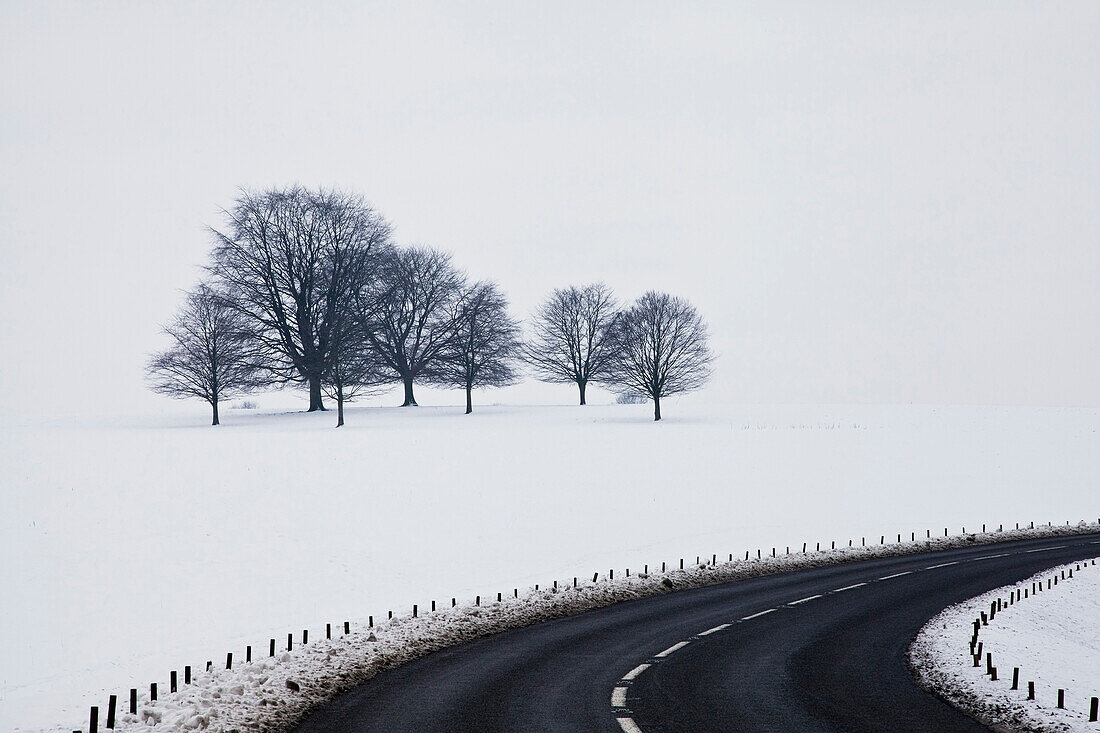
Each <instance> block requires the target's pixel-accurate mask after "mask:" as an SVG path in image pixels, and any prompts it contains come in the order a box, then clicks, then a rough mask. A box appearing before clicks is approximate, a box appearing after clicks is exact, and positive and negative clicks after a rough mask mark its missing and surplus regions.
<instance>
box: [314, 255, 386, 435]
mask: <svg viewBox="0 0 1100 733" xmlns="http://www.w3.org/2000/svg"><path fill="white" fill-rule="evenodd" d="M363 274H364V277H363V279H361V280H360V281H359V283H358V284H357V285H356V286H355V287H353V288H352V289H351V290H350V291H349V292H347V293H344V294H342V295H341V297H340V298H339V302H338V305H337V308H336V311H335V316H334V318H333V320H332V327H331V329H330V334H331V335H330V339H331V343H330V347H329V359H328V363H327V367H326V369H325V374H324V379H323V381H322V385H323V388H324V391H325V394H327V395H328V396H329V397H331V398H332V399H334V400H336V427H341V426H342V425H343V424H344V403H345V402H351V401H353V400H355V399H357V398H359V397H362V396H364V395H367V394H374V393H376V392H378V391H379V390H380V388H381V387H382V386H384V385H387V384H392V383H393V381H394V378H393V375H392V372H390V371H389V370H388V369H387V368H386V364H385V363H384V362H383V361H382V359H381V358H380V356H379V355H378V353H377V352H376V351H375V350H374V349H373V348H372V347H371V344H370V339H369V337H368V335H367V331H366V329H367V328H368V327H369V321H368V318H369V317H370V315H371V314H373V313H374V312H375V311H376V308H377V304H376V303H373V302H372V301H371V300H370V297H371V293H372V292H374V291H375V287H374V285H375V282H374V280H373V279H372V278H373V276H374V275H376V273H367V272H364V273H363Z"/></svg>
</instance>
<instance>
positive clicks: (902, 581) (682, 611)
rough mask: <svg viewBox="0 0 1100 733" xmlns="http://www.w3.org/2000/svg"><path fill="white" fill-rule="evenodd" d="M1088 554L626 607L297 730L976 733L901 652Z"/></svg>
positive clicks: (492, 649)
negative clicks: (952, 615)
mask: <svg viewBox="0 0 1100 733" xmlns="http://www.w3.org/2000/svg"><path fill="white" fill-rule="evenodd" d="M1096 556H1100V535H1096V534H1093V535H1082V536H1077V537H1060V538H1050V539H1042V540H1024V541H1019V542H1011V543H1003V544H996V545H984V546H980V547H972V548H964V549H958V550H947V551H943V552H936V553H927V554H920V555H911V556H908V557H897V558H880V559H874V560H867V561H863V562H859V563H851V564H846V565H839V566H832V567H826V568H817V569H813V570H806V571H801V572H797V573H789V574H782V575H773V576H768V577H762V578H754V579H750V580H743V581H737V582H733V583H727V584H723V585H718V586H711V587H708V588H700V589H696V590H689V591H682V592H678V593H672V594H669V595H665V596H658V597H654V598H647V599H642V600H636V601H629V602H626V603H620V604H617V605H614V606H609V607H607V608H603V609H599V610H596V611H590V612H587V613H584V614H581V615H578V616H573V617H570V618H565V619H559V620H555V621H550V622H546V623H542V624H538V625H536V626H531V627H528V628H524V629H517V630H514V631H508V632H504V633H500V634H496V635H494V636H490V637H486V638H484V639H480V640H477V641H475V642H472V643H469V644H465V645H462V646H458V647H454V648H451V649H446V650H444V651H441V652H437V653H435V654H431V655H429V656H427V657H423V658H421V659H418V660H416V661H413V662H410V663H408V664H405V665H402V666H400V667H397V668H395V669H392V670H388V671H386V672H383V673H382V674H379V675H378V676H376V677H374V678H373V679H371V680H368V681H367V682H365V683H364V684H362V685H360V686H358V687H356V688H354V689H352V690H350V691H348V692H346V693H344V694H342V695H340V696H338V697H337V698H335V699H334V700H332V701H331V702H329V703H328V704H326V705H325V706H323V707H321V708H319V709H318V710H317V711H316V712H315V713H314V714H313V715H311V716H310V717H309V718H307V719H306V720H305V721H304V722H303V723H302V724H301V725H300V726H299V728H298V729H297V730H298V731H300V733H312V732H313V731H356V732H361V731H386V732H388V733H393V732H394V731H563V732H565V731H568V732H569V733H576V732H578V731H606V732H607V733H616V732H617V733H622V731H624V730H625V731H631V732H632V731H638V730H640V731H644V733H659V732H667V731H784V732H788V731H805V732H810V731H845V732H848V731H852V732H855V731H876V732H877V731H898V732H900V731H921V732H925V731H937V732H941V733H949V732H951V731H984V730H986V728H984V727H983V726H982V725H980V724H979V723H977V722H975V721H974V720H972V719H970V718H968V717H966V716H965V715H963V714H962V713H960V712H958V711H957V710H955V709H954V708H953V707H951V706H949V705H947V704H946V703H944V702H942V701H941V700H939V699H938V698H936V697H934V696H933V695H930V694H928V693H927V692H925V691H924V690H922V689H920V688H919V687H917V685H916V684H915V682H914V681H913V679H912V677H911V675H910V673H909V671H908V669H907V667H906V662H905V652H906V649H907V647H908V645H909V643H910V641H911V640H912V638H913V637H914V636H915V635H916V633H917V631H918V630H919V629H920V627H921V626H922V625H923V624H924V623H925V622H926V621H927V620H928V619H929V618H931V617H932V616H934V615H935V614H936V613H938V612H939V611H941V610H943V609H944V608H945V607H947V606H949V605H952V604H954V603H958V602H960V601H962V600H965V599H967V598H970V597H972V596H975V595H978V594H980V593H983V592H985V591H987V590H990V589H992V588H996V587H999V586H1002V585H1007V584H1010V583H1013V582H1016V581H1018V580H1020V579H1022V578H1025V577H1027V576H1029V575H1032V574H1034V573H1037V572H1039V571H1041V570H1043V569H1045V568H1048V567H1051V566H1054V565H1057V564H1059V563H1063V562H1069V561H1071V560H1079V559H1083V558H1086V557H1096ZM726 624H728V626H724V625H726ZM720 626H721V627H722V628H717V627H720ZM711 630H713V631H711ZM708 631H710V633H702V632H708ZM682 642H687V643H686V644H684V645H682V646H680V644H681V643H682ZM666 650H668V651H667V653H665V654H664V655H663V656H662V652H666ZM642 665H648V666H642ZM639 667H641V668H640V669H639ZM632 671H633V674H632ZM624 678H627V679H624Z"/></svg>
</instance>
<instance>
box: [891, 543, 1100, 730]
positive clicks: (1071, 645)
mask: <svg viewBox="0 0 1100 733" xmlns="http://www.w3.org/2000/svg"><path fill="white" fill-rule="evenodd" d="M1094 562H1095V560H1093V561H1090V562H1089V563H1088V564H1086V563H1085V562H1081V563H1070V564H1067V565H1059V566H1057V567H1055V568H1052V569H1050V570H1046V571H1043V572H1042V573H1038V574H1037V575H1034V576H1032V577H1031V578H1028V579H1027V580H1024V581H1021V582H1020V583H1018V584H1015V585H1012V586H1005V587H1003V588H998V589H996V590H993V591H990V592H989V593H985V594H983V595H980V596H977V597H976V598H972V599H970V600H968V601H966V602H964V603H960V604H958V605H956V606H952V607H951V608H949V609H947V610H945V611H944V612H943V613H941V614H939V615H938V616H936V617H935V618H933V619H932V620H931V621H929V622H928V624H927V625H925V627H924V628H923V629H921V632H920V634H918V635H917V638H916V640H915V641H914V642H913V646H912V647H911V649H910V660H911V662H912V664H913V667H914V669H915V670H916V672H917V676H918V678H919V679H920V680H921V682H922V683H923V684H924V685H925V686H926V687H928V688H929V689H931V690H933V691H935V692H937V693H939V694H941V695H943V696H944V697H946V698H947V699H948V700H950V701H951V702H952V703H953V704H955V705H956V706H957V707H960V708H962V709H963V710H966V711H967V712H969V713H970V714H971V715H974V716H975V717H977V718H979V719H981V720H984V721H986V722H987V723H991V724H993V725H995V726H1003V727H1006V728H1009V729H1011V730H1031V731H1098V730H1100V723H1090V722H1088V721H1089V704H1090V699H1091V698H1092V697H1096V696H1100V663H1097V659H1100V627H1098V626H1097V620H1098V619H1100V565H1094V564H1093V563H1094ZM1070 570H1073V571H1074V575H1073V577H1072V578H1069V577H1068V576H1069V571H1070ZM1063 572H1064V573H1065V574H1066V576H1067V577H1066V579H1065V580H1061V577H1062V573H1063ZM1055 576H1058V577H1059V582H1058V584H1057V585H1054V584H1053V583H1052V584H1051V588H1050V589H1049V590H1047V589H1046V583H1047V581H1048V580H1049V579H1052V578H1053V577H1055ZM1033 583H1035V584H1036V586H1033V585H1032V584H1033ZM1040 583H1042V584H1043V591H1042V592H1039V593H1034V592H1032V588H1033V587H1037V585H1038V584H1040ZM1017 589H1019V590H1020V591H1021V594H1020V595H1021V596H1022V595H1023V593H1022V591H1023V590H1024V589H1027V590H1028V591H1029V594H1028V597H1027V598H1025V599H1022V600H1020V601H1017V602H1014V603H1013V604H1012V605H1010V606H1008V607H1007V608H1004V609H1003V610H1001V611H998V612H997V613H996V616H995V617H994V618H993V620H991V621H990V622H989V624H988V626H982V627H981V630H980V633H979V635H978V638H979V640H980V641H981V642H982V645H983V646H982V658H981V665H980V666H979V667H974V666H973V658H972V657H971V656H970V654H969V643H970V638H971V634H972V632H973V622H974V620H975V619H976V618H979V617H980V615H981V613H982V612H983V611H984V612H986V613H988V612H989V610H990V603H991V602H996V600H997V599H998V598H1000V599H1003V600H1004V601H1005V602H1007V601H1008V598H1009V595H1010V593H1014V592H1015V591H1016V590H1017ZM987 652H988V653H991V654H992V655H993V666H994V667H996V669H997V677H998V679H997V680H996V681H994V680H992V679H991V678H990V677H989V676H988V675H986V673H985V672H986V663H985V654H986V653H987ZM1013 667H1019V668H1020V681H1019V689H1018V690H1012V689H1010V688H1011V685H1012V670H1013ZM1028 681H1034V682H1035V699H1034V700H1028V699H1027V694H1028V684H1027V683H1028ZM1059 689H1064V690H1065V709H1058V708H1057V700H1058V697H1057V693H1058V690H1059Z"/></svg>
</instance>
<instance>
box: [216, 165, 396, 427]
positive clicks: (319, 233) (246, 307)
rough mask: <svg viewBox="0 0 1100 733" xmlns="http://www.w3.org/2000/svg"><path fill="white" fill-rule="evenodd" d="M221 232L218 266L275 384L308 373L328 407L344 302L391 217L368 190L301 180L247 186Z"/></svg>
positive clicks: (315, 394)
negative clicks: (310, 186) (367, 196)
mask: <svg viewBox="0 0 1100 733" xmlns="http://www.w3.org/2000/svg"><path fill="white" fill-rule="evenodd" d="M225 213H226V217H227V219H228V223H229V227H228V229H227V231H226V232H224V233H223V232H219V231H216V230H212V231H213V234H214V238H215V245H214V253H213V259H214V264H213V265H212V266H211V268H210V269H211V271H212V272H213V273H214V275H215V276H216V277H217V278H218V279H219V280H220V281H221V282H222V283H223V284H224V286H225V290H226V292H227V294H228V296H229V297H230V299H231V302H232V303H233V305H234V307H236V308H237V309H238V310H239V312H240V313H241V314H243V315H244V316H245V317H246V318H247V320H248V322H249V330H250V332H251V334H252V337H253V340H254V342H255V345H256V352H257V366H258V367H262V369H263V371H264V372H265V373H266V374H267V375H268V379H269V381H270V382H271V383H272V384H285V383H288V382H299V383H303V384H305V385H307V387H308V389H309V409H310V411H313V410H323V409H325V407H324V403H323V402H322V400H321V391H322V383H323V381H324V375H325V373H326V370H328V369H329V368H330V365H331V363H332V361H333V358H334V354H333V352H332V348H333V344H336V343H339V342H340V339H335V338H333V327H334V324H335V322H336V321H337V320H338V316H337V309H338V307H339V305H340V303H341V301H342V299H345V298H347V297H349V294H350V293H352V292H353V291H354V290H355V289H356V288H357V287H359V283H360V282H361V281H362V280H363V278H364V272H365V271H366V270H369V269H370V267H371V265H372V262H373V261H374V260H376V259H377V257H378V255H379V254H381V253H382V252H384V251H385V250H386V249H387V248H388V240H389V232H390V227H389V224H387V223H386V221H385V220H384V219H383V218H382V217H381V216H380V215H379V214H378V213H376V212H375V211H374V210H373V209H371V207H370V206H368V205H367V204H366V203H365V202H364V201H363V199H362V198H361V197H359V196H357V195H354V194H349V193H342V192H338V191H327V190H324V189H319V190H316V191H309V190H306V189H304V188H302V187H300V186H294V187H291V188H287V189H270V190H267V191H263V192H259V193H254V192H249V191H242V193H241V196H240V198H238V200H237V202H236V205H235V206H234V207H233V209H232V211H227V212H225Z"/></svg>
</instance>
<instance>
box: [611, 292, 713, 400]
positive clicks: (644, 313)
mask: <svg viewBox="0 0 1100 733" xmlns="http://www.w3.org/2000/svg"><path fill="white" fill-rule="evenodd" d="M612 332H613V341H614V353H615V359H614V361H613V364H612V366H611V368H610V369H609V372H608V379H607V381H608V383H609V384H610V385H611V386H612V388H614V389H619V390H634V391H637V392H640V393H641V394H643V395H645V396H646V397H648V398H650V399H651V400H653V419H654V420H660V419H661V398H662V397H665V396H667V395H671V394H677V393H680V392H689V391H691V390H694V389H698V388H699V387H702V386H703V384H705V383H706V381H707V379H708V378H709V377H710V365H711V363H712V362H713V361H714V355H713V354H712V353H711V350H710V347H709V346H708V345H707V326H706V324H705V323H704V322H703V319H702V318H701V317H700V316H699V313H698V311H696V310H695V306H693V305H691V303H689V302H688V301H686V300H684V299H683V298H677V297H674V296H672V295H668V294H667V293H658V292H655V291H652V290H651V291H649V292H648V293H646V294H645V295H643V296H642V297H640V298H638V299H637V300H636V301H634V303H633V305H631V306H630V308H628V309H626V310H624V311H623V312H622V313H620V314H619V316H618V318H617V319H616V321H615V326H614V328H613V329H612Z"/></svg>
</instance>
